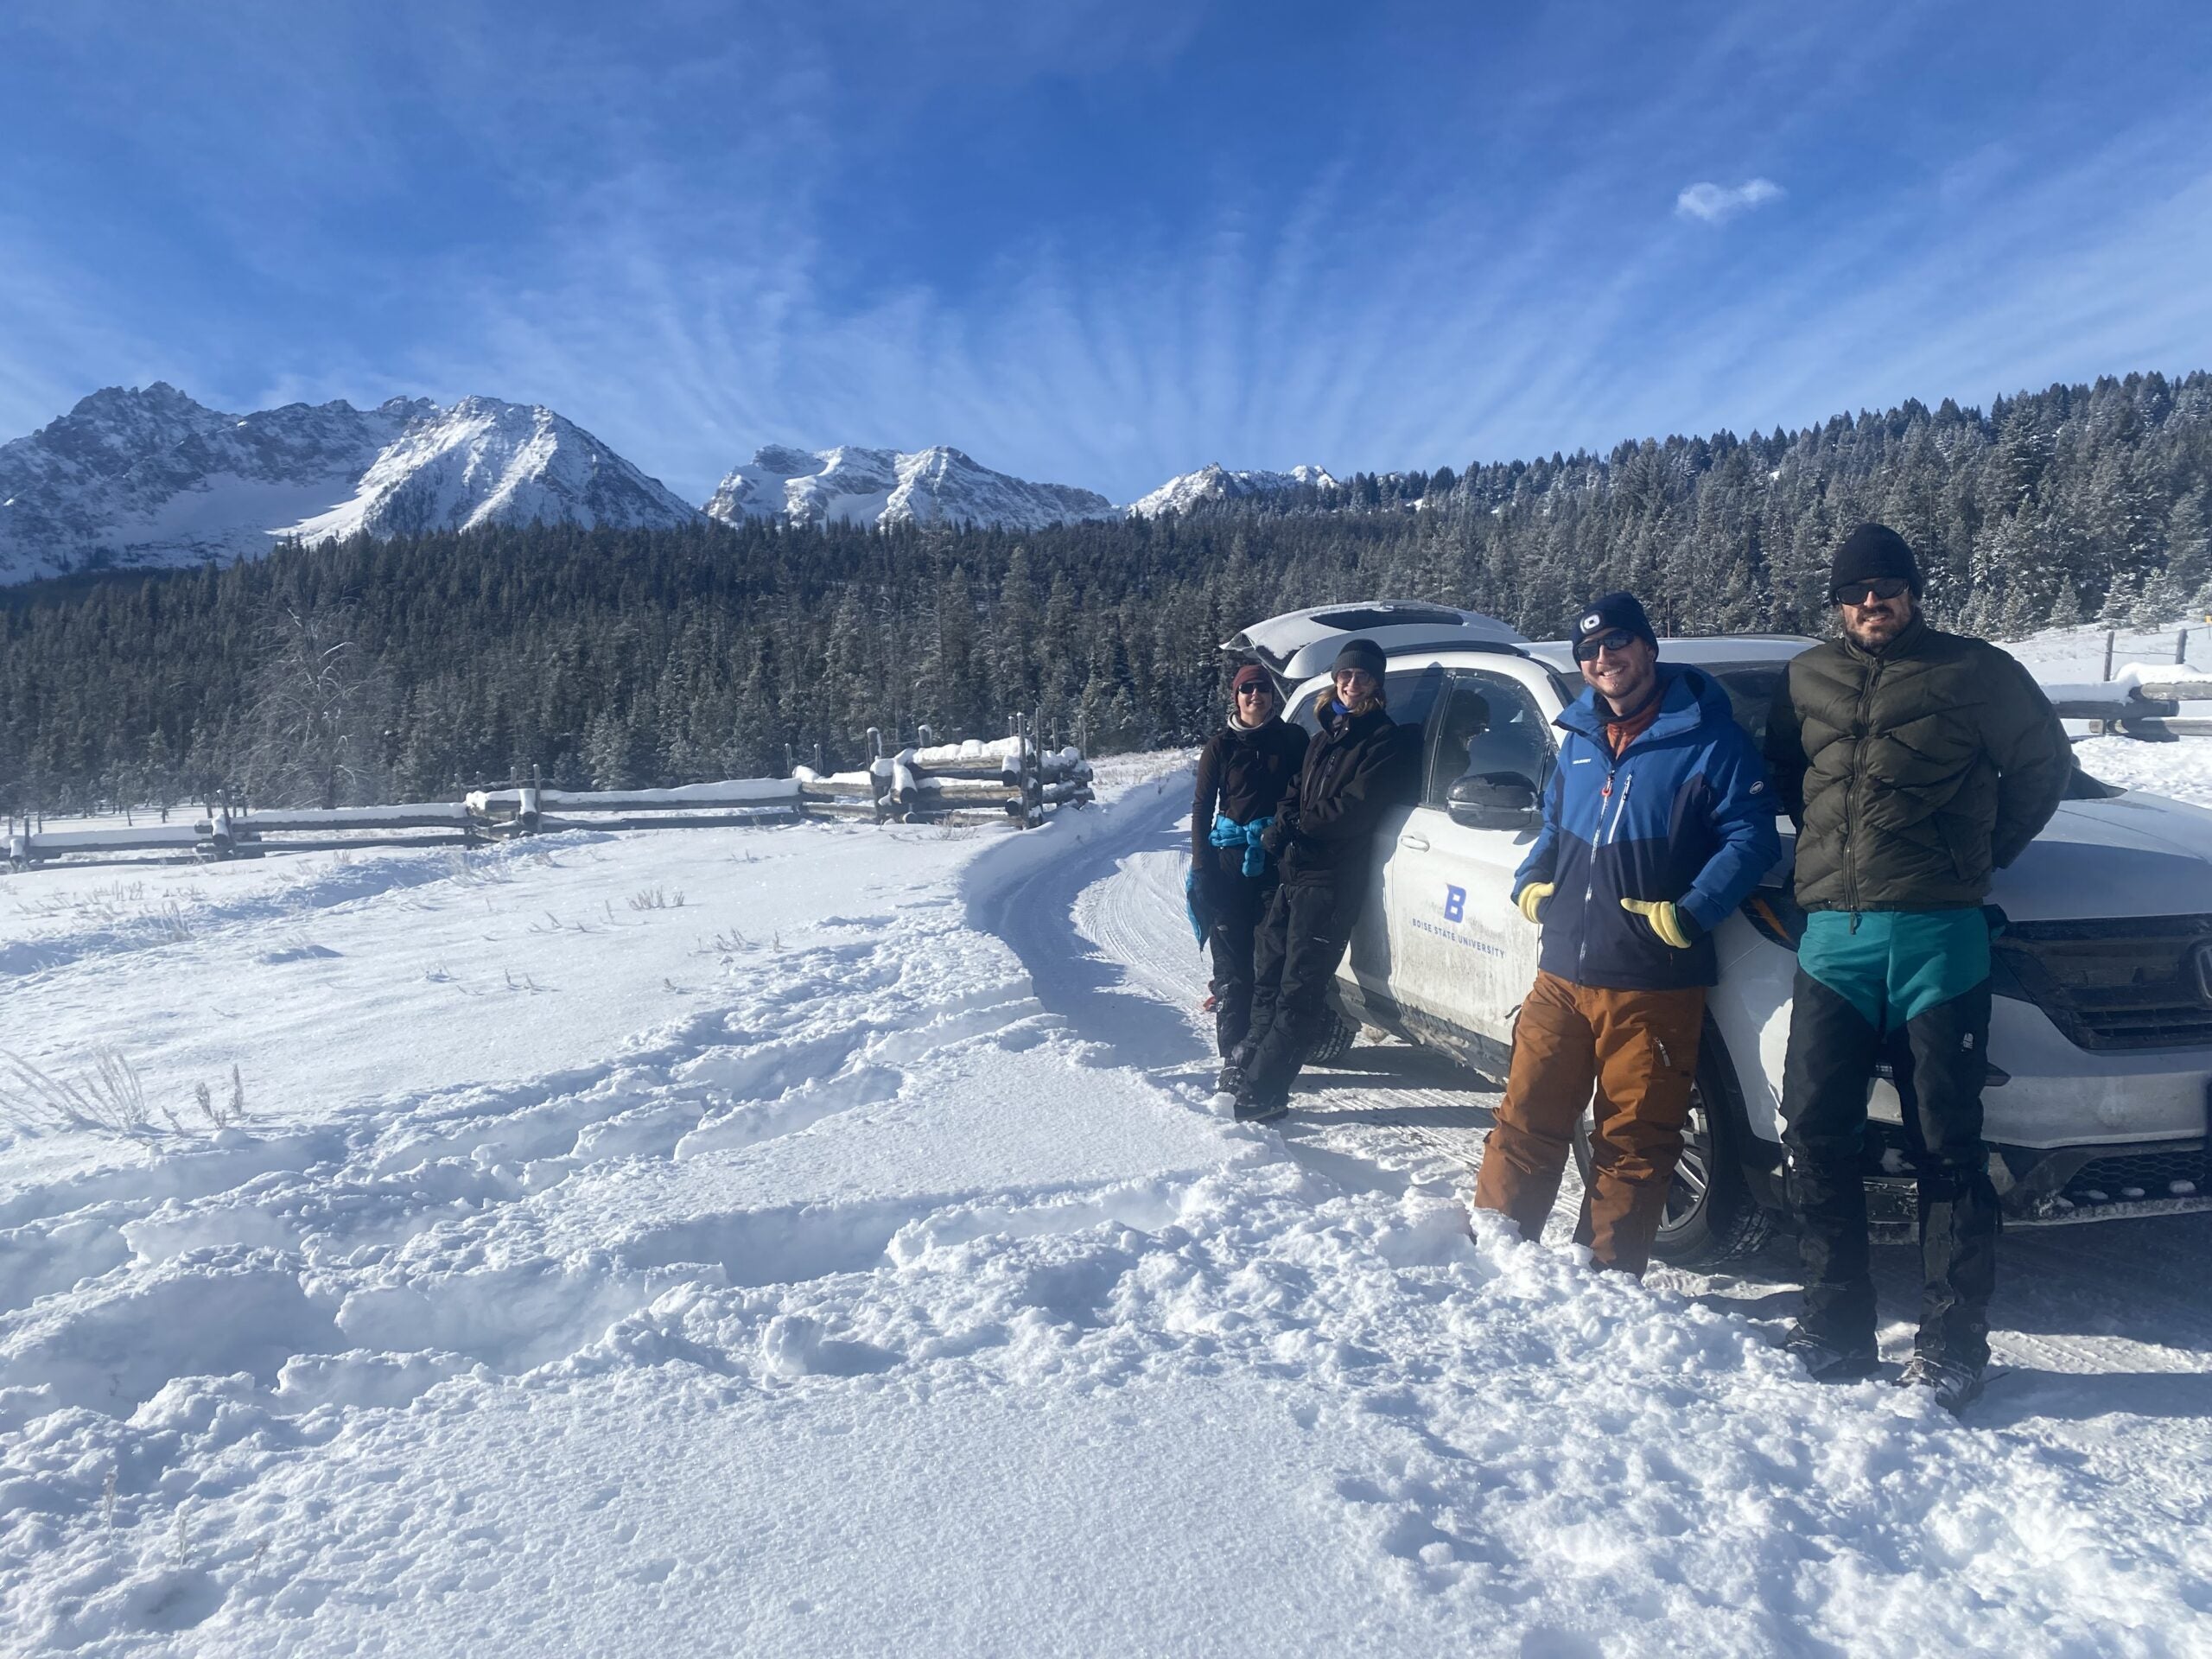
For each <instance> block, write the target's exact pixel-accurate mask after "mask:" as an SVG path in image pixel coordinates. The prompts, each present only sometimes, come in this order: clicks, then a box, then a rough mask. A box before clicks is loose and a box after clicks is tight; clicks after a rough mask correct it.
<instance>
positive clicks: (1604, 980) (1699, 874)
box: [1513, 662, 1781, 991]
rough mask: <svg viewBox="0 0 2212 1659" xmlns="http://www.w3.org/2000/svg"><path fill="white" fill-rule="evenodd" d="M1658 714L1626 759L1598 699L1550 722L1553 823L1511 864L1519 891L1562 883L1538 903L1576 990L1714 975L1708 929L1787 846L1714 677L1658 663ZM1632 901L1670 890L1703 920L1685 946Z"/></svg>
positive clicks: (1667, 984)
mask: <svg viewBox="0 0 2212 1659" xmlns="http://www.w3.org/2000/svg"><path fill="white" fill-rule="evenodd" d="M1597 696H1598V694H1597V693H1596V692H1595V691H1592V690H1585V691H1584V692H1583V694H1582V695H1581V696H1580V697H1578V698H1577V699H1576V700H1575V701H1574V702H1573V704H1571V705H1570V706H1569V707H1568V708H1567V709H1566V710H1565V711H1563V712H1562V713H1561V714H1560V716H1559V718H1558V719H1557V720H1556V721H1554V722H1553V723H1554V725H1556V726H1558V727H1559V728H1560V730H1561V731H1563V732H1564V733H1565V734H1566V736H1565V737H1564V739H1562V740H1561V741H1560V753H1559V769H1558V770H1557V771H1556V772H1554V773H1553V774H1552V779H1551V783H1550V785H1549V786H1548V788H1547V789H1546V790H1545V791H1544V824H1543V828H1542V829H1541V830H1540V831H1539V832H1538V834H1537V836H1536V842H1535V846H1533V847H1531V848H1530V849H1529V855H1528V857H1526V858H1525V859H1523V860H1522V861H1521V868H1519V869H1518V870H1517V871H1516V872H1515V873H1514V877H1513V890H1514V892H1515V893H1519V892H1520V891H1521V889H1522V887H1525V886H1527V885H1528V884H1529V882H1531V881H1548V882H1550V883H1552V885H1553V889H1554V890H1553V893H1552V895H1551V897H1550V898H1548V899H1546V900H1545V901H1544V904H1543V907H1542V909H1541V911H1540V912H1538V914H1539V915H1540V917H1541V920H1542V924H1543V929H1544V938H1543V947H1542V952H1541V956H1540V957H1539V959H1538V960H1539V963H1540V965H1541V967H1542V969H1544V971H1545V972H1546V973H1549V974H1555V975H1557V976H1559V977H1560V978H1561V979H1567V980H1572V981H1573V982H1575V983H1576V984H1578V985H1592V986H1599V987H1602V988H1606V989H1610V990H1624V991H1670V990H1679V989H1682V988H1687V987H1688V986H1693V985H1710V984H1712V983H1713V982H1714V980H1715V979H1716V978H1717V977H1718V974H1717V971H1716V966H1715V962H1714V958H1713V937H1712V935H1713V929H1714V928H1715V927H1717V926H1719V924H1720V919H1721V918H1723V917H1724V916H1726V915H1727V913H1728V912H1730V911H1732V910H1733V909H1735V908H1736V906H1738V905H1740V904H1741V903H1743V901H1744V900H1745V898H1747V897H1748V896H1749V895H1750V893H1751V889H1752V887H1755V886H1756V885H1758V880H1759V878H1760V877H1761V876H1762V875H1764V874H1765V873H1766V871H1767V869H1768V868H1769V867H1770V866H1771V865H1772V864H1773V862H1774V861H1775V858H1776V856H1777V854H1778V853H1779V851H1780V849H1781V842H1780V839H1779V837H1778V836H1777V835H1776V833H1775V827H1774V817H1775V800H1774V793H1773V791H1771V790H1770V789H1769V788H1768V787H1767V781H1766V766H1765V763H1764V761H1763V760H1761V759H1760V757H1759V752H1758V749H1757V748H1756V747H1754V746H1753V744H1752V742H1751V736H1750V734H1748V733H1746V732H1745V730H1744V728H1742V727H1740V726H1738V724H1737V723H1736V720H1735V716H1734V715H1732V713H1731V712H1730V711H1729V707H1728V695H1727V693H1726V692H1725V691H1723V690H1721V689H1720V687H1719V685H1718V684H1716V683H1714V682H1713V677H1711V676H1710V675H1708V674H1706V673H1704V672H1702V671H1700V670H1698V669H1695V668H1692V667H1689V666H1688V665H1686V664H1673V663H1666V662H1662V663H1661V664H1659V692H1658V696H1659V714H1658V716H1657V718H1656V719H1655V720H1653V721H1652V722H1651V724H1650V725H1649V727H1647V728H1644V730H1643V731H1642V732H1640V733H1639V734H1637V736H1636V737H1635V739H1634V740H1633V741H1630V743H1629V745H1628V747H1626V748H1625V749H1624V750H1623V751H1622V752H1621V753H1620V755H1619V757H1618V759H1616V758H1615V756H1614V754H1613V752H1612V749H1611V747H1610V746H1609V745H1608V744H1607V743H1606V741H1605V718H1606V717H1605V714H1603V713H1602V712H1600V710H1599V707H1598V701H1597ZM1622 899H1671V900H1672V901H1673V902H1674V903H1675V906H1677V907H1678V908H1679V909H1681V911H1682V912H1684V913H1685V914H1687V915H1688V917H1689V918H1690V919H1691V920H1693V921H1694V922H1695V923H1696V925H1697V926H1696V930H1695V937H1694V938H1693V939H1692V940H1691V942H1690V944H1689V947H1688V949H1687V950H1678V949H1676V948H1675V946H1673V945H1670V944H1666V943H1665V942H1664V941H1662V939H1661V938H1659V937H1658V935H1656V933H1654V932H1653V931H1651V929H1650V927H1649V925H1647V924H1646V923H1645V922H1644V921H1643V918H1641V917H1639V916H1637V914H1636V913H1635V912H1631V911H1626V910H1623V909H1622V908H1621V900H1622Z"/></svg>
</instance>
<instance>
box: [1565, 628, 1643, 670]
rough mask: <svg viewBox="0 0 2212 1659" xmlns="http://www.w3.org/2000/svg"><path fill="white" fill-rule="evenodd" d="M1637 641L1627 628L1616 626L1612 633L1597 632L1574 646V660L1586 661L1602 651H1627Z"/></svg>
mask: <svg viewBox="0 0 2212 1659" xmlns="http://www.w3.org/2000/svg"><path fill="white" fill-rule="evenodd" d="M1635 641H1636V636H1635V635H1634V634H1632V633H1630V632H1629V631H1628V630H1627V629H1626V628H1615V629H1614V630H1613V631H1612V632H1611V633H1595V634H1592V635H1591V636H1590V638H1588V639H1585V640H1584V641H1583V642H1582V643H1581V644H1580V645H1577V646H1576V647H1575V648H1574V660H1575V661H1576V662H1578V663H1586V662H1590V661H1592V660H1593V659H1594V658H1596V657H1597V655H1598V653H1599V652H1601V651H1626V650H1627V649H1628V648H1629V646H1630V645H1632V644H1634V643H1635Z"/></svg>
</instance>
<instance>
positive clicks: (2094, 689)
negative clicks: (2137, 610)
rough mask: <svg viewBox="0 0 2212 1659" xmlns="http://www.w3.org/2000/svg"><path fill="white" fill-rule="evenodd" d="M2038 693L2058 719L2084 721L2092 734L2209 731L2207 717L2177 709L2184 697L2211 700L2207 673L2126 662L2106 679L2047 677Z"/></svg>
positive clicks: (2156, 736) (2159, 735)
mask: <svg viewBox="0 0 2212 1659" xmlns="http://www.w3.org/2000/svg"><path fill="white" fill-rule="evenodd" d="M2043 694H2044V696H2047V697H2049V698H2050V705H2051V707H2052V708H2053V709H2056V711H2057V714H2058V717H2059V718H2060V719H2061V720H2083V721H2088V722H2089V723H2090V728H2091V734H2092V735H2101V734H2105V733H2115V734H2119V735H2121V736H2125V737H2139V738H2148V739H2151V740H2152V741H2158V740H2163V739H2167V738H2175V737H2203V736H2212V719H2207V718H2204V717H2202V716H2201V715H2189V716H2183V715H2182V712H2181V706H2182V704H2183V703H2185V702H2212V674H2198V673H2192V672H2190V671H2188V670H2186V669H2175V668H2171V667H2166V666H2164V665H2161V664H2142V663H2129V664H2125V665H2124V666H2123V667H2122V668H2121V669H2120V671H2119V673H2118V674H2117V675H2116V676H2115V677H2113V678H2111V679H2107V680H2099V681H2087V680H2084V681H2075V682H2066V681H2053V682H2048V683H2045V684H2044V688H2043Z"/></svg>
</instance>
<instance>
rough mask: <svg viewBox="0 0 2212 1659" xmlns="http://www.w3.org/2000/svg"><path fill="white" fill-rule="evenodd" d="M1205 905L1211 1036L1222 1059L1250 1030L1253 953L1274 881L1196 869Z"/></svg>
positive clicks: (1270, 876)
mask: <svg viewBox="0 0 2212 1659" xmlns="http://www.w3.org/2000/svg"><path fill="white" fill-rule="evenodd" d="M1198 880H1199V881H1200V882H1202V883H1203V884H1204V887H1205V906H1206V949H1207V950H1209V951H1210V952H1211V953H1212V957H1213V984H1212V990H1213V1035H1214V1041H1215V1043H1216V1044H1217V1046H1219V1048H1220V1051H1221V1052H1222V1054H1223V1056H1224V1058H1226V1057H1227V1056H1228V1055H1229V1054H1230V1052H1232V1051H1233V1050H1234V1049H1235V1048H1236V1046H1237V1045H1238V1044H1239V1043H1241V1042H1243V1040H1244V1039H1245V1038H1246V1037H1247V1036H1249V1034H1250V1033H1251V1030H1252V987H1253V982H1254V976H1255V967H1254V964H1253V956H1254V952H1255V948H1256V944H1257V940H1258V937H1259V932H1260V927H1261V924H1262V922H1263V921H1264V920H1265V919H1266V918H1267V913H1268V904H1269V902H1270V901H1271V900H1272V899H1274V894H1275V887H1276V886H1277V882H1276V878H1275V874H1274V871H1273V870H1272V869H1270V870H1269V871H1268V874H1266V875H1265V876H1257V877H1255V876H1247V875H1234V874H1230V873H1229V872H1228V871H1226V870H1222V869H1210V870H1202V871H1200V872H1199V874H1198Z"/></svg>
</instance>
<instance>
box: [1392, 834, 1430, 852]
mask: <svg viewBox="0 0 2212 1659" xmlns="http://www.w3.org/2000/svg"><path fill="white" fill-rule="evenodd" d="M1398 845H1399V846H1401V847H1410V848H1411V849H1413V850H1414V851H1415V852H1417V853H1425V852H1427V850H1428V837H1427V836H1399V837H1398Z"/></svg>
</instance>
